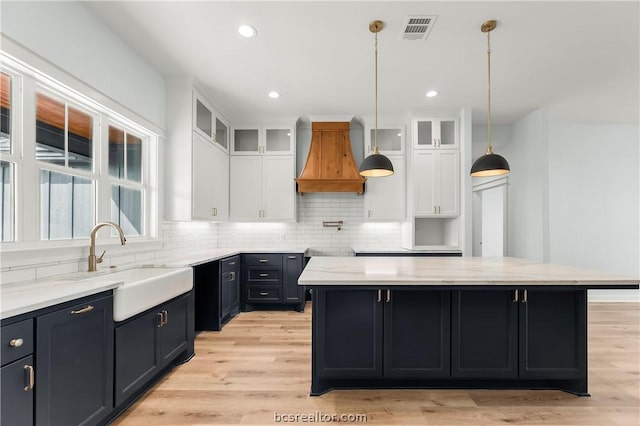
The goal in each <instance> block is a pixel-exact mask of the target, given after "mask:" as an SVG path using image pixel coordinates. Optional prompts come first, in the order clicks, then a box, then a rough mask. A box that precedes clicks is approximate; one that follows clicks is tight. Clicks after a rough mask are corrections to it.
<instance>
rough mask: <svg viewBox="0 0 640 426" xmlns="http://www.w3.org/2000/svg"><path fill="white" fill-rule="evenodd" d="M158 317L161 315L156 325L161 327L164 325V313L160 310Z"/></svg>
mask: <svg viewBox="0 0 640 426" xmlns="http://www.w3.org/2000/svg"><path fill="white" fill-rule="evenodd" d="M156 316H157V317H160V319H159V320H158V325H157V326H156V327H158V328H160V327H162V326H163V325H164V315H162V312H158V313H157V314H156Z"/></svg>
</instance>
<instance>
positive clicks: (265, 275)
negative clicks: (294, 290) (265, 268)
mask: <svg viewBox="0 0 640 426" xmlns="http://www.w3.org/2000/svg"><path fill="white" fill-rule="evenodd" d="M259 276H261V277H268V276H269V274H259Z"/></svg>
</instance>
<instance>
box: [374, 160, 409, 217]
mask: <svg viewBox="0 0 640 426" xmlns="http://www.w3.org/2000/svg"><path fill="white" fill-rule="evenodd" d="M388 158H389V160H391V164H393V174H392V175H391V176H385V177H377V178H367V181H366V182H365V191H364V206H365V211H364V213H365V214H364V219H365V220H368V221H403V220H404V219H405V212H406V209H405V204H406V203H405V200H406V196H405V194H406V171H405V159H404V156H403V155H388Z"/></svg>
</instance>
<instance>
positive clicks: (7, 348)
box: [0, 319, 33, 365]
mask: <svg viewBox="0 0 640 426" xmlns="http://www.w3.org/2000/svg"><path fill="white" fill-rule="evenodd" d="M31 353H33V319H28V320H25V321H21V322H18V323H16V324H11V325H5V326H4V327H2V352H1V354H0V355H1V356H2V365H5V364H8V363H10V362H12V361H15V360H16V359H18V358H22V357H23V356H25V355H29V354H31Z"/></svg>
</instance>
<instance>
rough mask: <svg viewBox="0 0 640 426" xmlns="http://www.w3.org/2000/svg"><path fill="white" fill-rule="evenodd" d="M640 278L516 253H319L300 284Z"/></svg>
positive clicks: (623, 281)
mask: <svg viewBox="0 0 640 426" xmlns="http://www.w3.org/2000/svg"><path fill="white" fill-rule="evenodd" d="M639 283H640V279H639V278H633V277H622V276H615V275H609V274H605V273H601V272H597V271H590V270H585V269H580V268H574V267H569V266H561V265H554V264H549V263H537V262H532V261H528V260H525V259H517V258H512V257H502V258H486V257H313V258H311V260H310V261H309V263H308V264H307V266H306V267H305V269H304V271H303V272H302V275H300V278H299V279H298V284H299V285H307V286H314V285H315V286H318V285H327V286H331V285H374V286H375V285H385V286H391V285H429V286H449V285H451V286H458V285H461V286H462V285H485V286H514V285H527V286H535V285H576V286H590V285H591V286H599V287H600V286H605V287H610V288H616V287H620V286H634V285H635V286H638V284H639Z"/></svg>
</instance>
